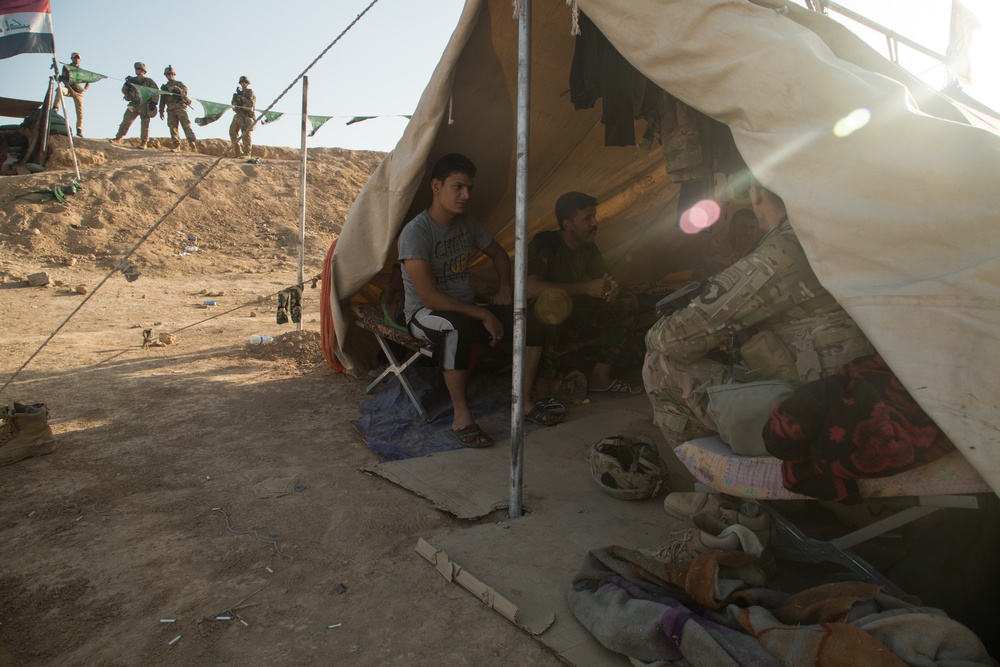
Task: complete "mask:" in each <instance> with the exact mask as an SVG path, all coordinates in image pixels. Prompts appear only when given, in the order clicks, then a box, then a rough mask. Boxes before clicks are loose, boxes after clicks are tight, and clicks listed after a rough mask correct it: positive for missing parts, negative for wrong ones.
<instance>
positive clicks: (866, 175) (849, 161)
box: [329, 0, 1000, 492]
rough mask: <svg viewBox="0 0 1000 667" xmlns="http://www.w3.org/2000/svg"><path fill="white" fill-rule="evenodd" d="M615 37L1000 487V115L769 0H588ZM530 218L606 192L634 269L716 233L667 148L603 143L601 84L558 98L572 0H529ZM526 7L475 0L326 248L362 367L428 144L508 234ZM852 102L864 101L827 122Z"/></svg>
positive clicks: (432, 155) (621, 257)
mask: <svg viewBox="0 0 1000 667" xmlns="http://www.w3.org/2000/svg"><path fill="white" fill-rule="evenodd" d="M578 4H579V8H580V10H582V11H583V12H585V13H586V14H587V16H589V17H590V19H592V20H593V22H594V23H595V24H596V25H597V27H598V28H599V29H600V30H601V32H602V33H603V34H604V35H605V36H606V37H607V38H608V39H609V40H610V41H611V43H612V44H613V45H614V46H615V47H616V48H617V49H618V51H619V52H620V53H621V54H622V55H623V56H624V57H625V58H626V59H627V60H628V61H629V62H630V63H631V64H632V65H633V66H635V67H636V68H637V69H638V70H639V71H640V72H641V73H642V74H644V75H645V76H646V77H648V78H649V79H650V80H651V81H653V82H654V83H656V84H657V85H658V86H660V87H661V88H663V89H664V90H666V91H667V92H669V93H671V94H672V95H674V96H675V97H676V98H678V99H679V100H681V101H683V102H685V103H687V104H689V105H690V106H692V107H694V108H695V109H697V110H699V111H701V112H703V113H705V114H707V115H708V116H710V117H711V118H714V119H716V120H718V121H720V122H722V123H724V124H725V125H727V126H728V127H729V128H730V129H731V131H732V134H733V137H734V139H735V143H736V146H737V147H738V149H739V152H740V154H741V155H742V157H743V158H744V159H745V161H746V163H747V164H748V165H749V166H750V168H751V169H752V170H753V171H754V172H755V174H756V175H757V176H758V178H760V180H761V181H762V182H763V183H764V184H765V185H766V186H768V187H769V188H771V189H772V190H774V191H775V192H777V193H779V194H780V195H781V196H782V197H783V198H784V200H785V202H786V204H787V206H788V210H789V214H790V219H791V222H792V225H793V227H794V228H795V230H796V231H797V233H798V235H799V238H800V239H801V240H802V243H803V245H804V247H805V249H806V252H807V253H808V256H809V258H810V261H811V262H812V265H813V267H814V269H815V271H816V274H817V275H818V276H819V278H820V280H821V281H822V283H823V284H824V285H825V286H826V287H827V288H828V289H829V290H830V291H831V292H832V293H833V294H834V295H836V297H837V298H838V299H839V300H840V302H841V303H842V304H843V305H844V307H845V308H846V309H847V310H848V311H849V312H850V313H851V315H853V316H854V318H855V319H856V320H857V321H858V322H859V324H860V325H861V326H862V328H863V329H864V330H865V332H866V333H867V334H868V335H869V337H870V338H871V340H872V341H873V343H874V344H875V345H876V347H877V348H878V349H879V351H880V352H881V353H882V354H883V355H884V357H885V358H886V360H887V361H888V363H889V364H890V366H891V367H892V368H893V369H894V370H895V372H896V373H897V374H898V375H899V377H900V378H901V379H902V380H903V382H904V383H905V384H906V386H907V387H908V389H909V390H910V391H911V393H912V394H913V395H914V396H915V397H916V399H917V400H918V401H919V402H920V404H921V405H922V406H923V407H924V409H926V410H927V412H928V413H929V414H930V415H931V416H932V417H933V418H934V419H935V420H936V421H937V423H938V424H939V425H940V426H941V427H942V428H943V429H944V430H945V432H946V433H947V434H948V435H949V436H950V437H951V438H952V439H953V440H954V442H955V443H956V445H957V446H958V447H959V449H960V450H961V451H962V452H963V454H964V455H965V456H966V457H967V458H968V459H969V461H970V462H971V463H972V464H973V465H974V466H975V467H976V468H977V470H978V471H979V472H980V473H981V474H982V476H983V477H984V478H985V479H986V480H987V481H988V483H989V484H990V485H991V487H992V488H993V489H994V491H998V492H1000V444H998V442H997V438H998V435H1000V413H998V406H1000V376H998V373H997V372H996V371H997V368H996V366H997V363H996V359H997V358H998V355H997V353H996V352H995V348H996V346H997V343H998V336H1000V333H998V332H1000V302H998V298H997V295H998V291H997V285H998V284H1000V238H998V236H1000V235H998V234H997V232H996V231H995V220H996V218H997V215H998V213H997V211H998V210H1000V187H998V186H997V184H996V182H995V180H996V176H995V175H996V174H997V173H998V171H1000V169H998V168H1000V137H998V136H996V135H995V134H993V133H991V132H990V131H988V130H985V129H981V128H979V127H975V126H972V125H970V124H968V122H967V121H966V119H965V116H964V115H963V114H962V113H961V109H960V107H959V106H958V105H955V104H952V103H951V102H950V101H948V100H947V99H945V98H944V97H943V96H940V95H938V94H937V93H935V92H933V91H931V90H929V89H927V88H926V87H924V86H923V85H922V84H920V83H919V82H917V81H915V80H914V79H912V78H911V77H909V76H908V75H906V74H905V73H904V72H902V70H900V69H899V68H897V67H895V66H894V65H892V64H891V63H889V62H888V61H886V60H885V59H883V58H881V57H880V56H878V54H876V53H875V52H874V51H872V50H871V49H869V48H868V47H866V46H865V45H864V44H863V43H861V42H860V41H859V40H858V39H856V38H855V37H854V36H853V35H851V34H850V33H849V32H848V31H846V30H845V29H844V28H843V27H841V26H839V25H837V24H835V23H834V22H832V21H830V20H829V19H827V18H826V17H824V16H822V15H819V14H817V13H815V12H810V11H807V10H805V9H802V8H800V7H798V6H796V5H789V6H788V7H785V6H784V3H781V2H774V1H772V0H760V1H758V2H750V1H749V0H683V1H682V0H579V3H578ZM532 7H533V9H532V12H533V16H532V19H533V20H532V58H531V115H530V119H531V120H530V123H531V125H530V150H529V165H530V166H529V175H528V220H529V224H528V226H529V229H528V234H529V237H530V236H531V235H533V234H534V233H535V232H537V231H539V230H541V229H545V228H553V227H554V226H555V220H554V217H553V214H552V212H551V209H552V205H553V202H554V201H555V198H556V197H557V196H558V195H559V194H560V193H562V192H564V191H567V190H571V189H572V190H582V191H585V192H589V193H591V194H593V195H595V196H596V197H598V199H599V200H600V202H601V204H600V205H599V208H598V214H599V217H600V218H601V220H602V231H601V233H600V236H599V239H598V243H599V245H600V246H601V247H602V249H603V250H604V252H605V255H606V256H607V257H608V259H609V262H610V263H612V264H616V265H617V272H618V273H619V274H620V275H621V277H623V278H624V279H625V280H627V281H630V282H633V283H640V282H645V281H647V280H651V279H658V278H662V277H663V276H665V275H667V274H670V273H672V272H677V271H682V270H684V269H685V268H690V263H691V258H692V256H693V253H694V251H695V250H696V249H697V247H698V246H699V245H700V244H703V243H706V242H708V239H709V237H710V234H698V235H694V236H690V235H686V234H684V233H683V232H681V231H680V230H679V229H678V228H677V226H676V213H677V211H676V209H677V197H678V186H677V185H675V184H674V183H673V182H672V180H671V179H670V178H669V177H668V176H667V174H666V172H665V169H664V163H663V156H662V151H661V150H660V149H657V148H655V147H654V148H653V149H652V150H649V151H643V150H640V149H638V148H636V147H624V148H621V147H618V148H614V147H606V146H605V145H604V128H603V126H602V125H601V123H600V113H601V111H600V103H598V105H597V107H596V108H594V109H591V110H585V111H576V110H574V109H573V105H572V104H571V103H570V101H569V96H568V95H566V94H565V93H566V91H567V89H568V88H569V85H568V80H569V68H570V62H571V58H572V54H573V48H574V38H573V37H572V36H571V35H570V28H571V8H570V7H568V6H567V5H566V3H565V2H563V0H535V2H533V3H532ZM516 74H517V22H516V21H515V20H513V19H512V18H511V3H510V2H508V1H507V0H468V1H467V3H466V6H465V9H464V11H463V13H462V16H461V19H460V21H459V23H458V25H457V26H456V28H455V33H454V35H453V37H452V39H451V41H450V43H449V44H448V46H447V48H446V49H445V52H444V54H443V56H442V59H441V62H440V63H439V65H438V67H437V69H436V70H435V72H434V75H433V77H432V79H431V80H430V82H429V83H428V85H427V88H426V90H425V92H424V94H423V96H422V98H421V101H420V103H419V106H418V108H417V110H416V112H415V114H414V116H413V119H412V121H411V122H410V124H409V126H408V127H407V130H406V132H405V133H404V135H403V137H402V139H401V140H400V142H399V144H398V145H397V147H396V149H395V150H394V151H393V152H392V153H390V154H389V155H388V156H387V157H386V159H385V160H384V162H383V163H382V164H381V165H380V167H379V168H378V170H377V171H376V172H375V174H374V175H373V176H372V178H371V180H370V181H369V182H368V184H367V185H366V186H365V188H364V189H363V190H362V192H361V194H360V196H359V197H358V199H357V201H356V202H355V203H354V206H353V207H352V209H351V212H350V214H349V216H348V218H347V221H346V223H345V225H344V229H343V234H342V236H341V237H340V239H339V241H338V245H337V247H336V251H335V253H334V254H333V256H332V260H331V265H330V267H329V268H330V271H329V274H330V275H331V276H332V293H331V297H330V301H331V304H330V305H331V307H332V310H333V328H334V329H335V332H336V349H337V356H338V358H339V359H340V360H341V361H342V363H343V364H344V366H345V367H346V369H347V371H348V372H350V373H360V372H361V371H363V370H364V369H365V367H366V363H367V362H366V359H365V357H364V355H363V352H362V350H363V346H360V345H359V343H361V342H362V340H361V339H362V337H363V332H361V330H360V329H356V328H352V327H349V326H348V325H349V322H350V312H349V311H348V310H347V309H346V305H347V302H348V301H350V300H351V299H368V300H372V299H374V298H376V293H377V287H378V286H379V285H380V284H381V283H380V280H381V278H380V276H379V274H380V273H383V272H384V269H385V267H386V266H387V265H388V264H390V263H391V262H392V261H393V259H394V255H395V242H396V237H397V235H398V232H399V230H400V228H401V227H402V225H403V224H404V223H405V222H406V221H407V220H408V219H409V217H410V216H411V215H412V214H413V213H414V212H415V211H417V210H419V209H420V208H422V207H423V206H425V205H426V204H427V183H426V177H425V171H426V169H427V168H428V165H429V163H431V162H433V160H434V159H436V158H437V157H438V156H440V155H442V154H444V153H447V152H452V151H457V152H463V153H465V154H467V155H469V156H470V157H471V158H472V159H473V160H474V161H475V162H476V164H477V166H478V167H479V174H478V178H477V183H476V193H475V201H474V205H473V213H474V214H476V215H477V216H478V217H479V218H480V219H481V220H482V221H483V222H484V223H485V224H486V225H487V227H488V228H489V229H491V230H492V231H493V232H494V234H495V235H496V237H497V238H498V240H499V241H500V242H501V243H502V244H504V245H505V246H506V247H508V248H511V247H513V242H514V239H513V236H514V182H515V145H516V144H515V139H516V138H515V116H516V104H517V99H516V98H517V92H516V85H517V75H516ZM857 109H867V110H868V111H870V113H871V119H870V122H868V124H867V125H865V126H864V127H862V128H861V129H859V130H857V131H855V132H853V133H852V134H850V135H848V136H837V135H836V134H835V133H834V132H833V128H834V127H835V125H836V124H837V122H838V121H839V120H840V119H843V118H844V117H846V116H848V115H849V114H850V113H851V112H852V111H854V110H857Z"/></svg>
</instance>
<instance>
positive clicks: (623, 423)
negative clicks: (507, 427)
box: [364, 395, 694, 519]
mask: <svg viewBox="0 0 1000 667" xmlns="http://www.w3.org/2000/svg"><path fill="white" fill-rule="evenodd" d="M619 434H622V435H642V436H645V437H647V438H649V439H650V440H651V441H652V442H654V443H656V444H657V446H658V447H659V448H660V454H661V456H662V457H663V460H664V461H665V462H666V465H667V469H668V471H669V479H668V482H667V486H668V487H669V488H670V489H671V490H674V491H691V490H692V489H693V488H694V479H693V478H692V477H691V474H690V473H689V472H688V471H687V469H686V468H685V467H684V465H683V464H682V463H680V461H678V460H677V457H675V456H673V455H671V454H670V451H669V448H668V447H667V445H666V444H665V443H664V440H663V436H662V435H661V434H660V430H659V429H658V428H657V427H656V426H654V425H653V424H652V409H651V407H650V405H649V399H647V398H646V397H645V395H642V396H635V397H630V398H616V399H613V400H606V401H596V402H594V403H591V404H589V405H587V406H586V407H576V406H570V408H569V413H568V414H567V418H566V421H564V422H563V423H561V424H559V425H557V426H553V427H551V428H546V429H542V430H539V431H535V432H532V433H529V434H527V435H526V436H525V439H524V447H525V454H524V456H525V466H524V498H525V499H527V498H528V497H529V496H530V495H531V494H530V492H529V487H530V485H532V484H534V483H540V482H539V481H538V480H539V479H547V478H548V477H549V476H550V473H551V472H552V471H549V469H548V467H549V465H550V464H554V465H556V466H557V468H558V470H557V471H554V472H559V471H563V472H565V470H564V468H563V462H562V460H559V459H556V460H551V457H549V456H542V457H536V456H535V454H536V451H533V450H537V452H538V453H544V451H545V450H549V449H553V448H555V449H557V450H559V451H561V452H563V453H566V452H568V451H572V452H574V453H575V454H574V458H573V459H572V460H571V461H570V462H569V463H570V464H571V466H572V468H573V473H574V474H573V480H574V481H575V482H577V483H579V484H583V485H587V484H589V485H590V486H592V487H593V488H594V489H595V490H596V489H597V486H596V484H595V483H594V482H593V481H592V479H591V477H590V468H589V466H588V465H587V460H586V459H587V454H588V452H589V451H590V446H591V445H592V444H593V443H595V442H597V441H598V440H600V439H601V438H603V437H606V436H609V435H619ZM364 470H366V471H368V472H372V473H375V474H377V475H381V476H382V477H385V478H386V479H388V480H389V481H391V482H393V483H394V484H398V485H399V486H402V487H403V488H405V489H408V490H410V491H412V492H413V493H415V494H417V495H418V496H421V497H423V498H426V499H427V500H429V501H430V502H431V503H432V504H433V505H434V507H436V508H437V509H440V510H443V511H445V512H448V513H450V514H454V515H455V516H456V517H457V518H459V519H476V518H479V517H482V516H486V515H487V514H490V513H491V512H495V511H497V510H498V509H506V508H507V503H508V501H509V499H510V441H509V440H502V441H499V442H497V443H496V444H495V445H493V446H492V447H488V448H485V449H456V450H452V451H447V452H439V453H436V454H431V455H429V456H422V457H418V458H412V459H404V460H402V461H390V462H388V463H379V464H374V465H370V466H366V467H365V468H364ZM470 480H474V482H472V481H470ZM661 493H665V492H662V491H661ZM525 507H527V509H529V510H530V509H531V508H530V507H528V505H527V500H525Z"/></svg>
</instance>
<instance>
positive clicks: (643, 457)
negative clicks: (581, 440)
mask: <svg viewBox="0 0 1000 667" xmlns="http://www.w3.org/2000/svg"><path fill="white" fill-rule="evenodd" d="M587 459H588V461H590V474H591V475H592V476H593V478H594V481H595V482H597V485H598V486H600V487H601V490H602V491H604V492H605V493H607V494H608V495H610V496H612V497H614V498H618V499H620V500H641V499H643V498H652V497H653V496H655V495H657V494H658V493H659V492H660V488H661V487H662V486H663V485H664V483H665V482H666V480H667V469H666V466H665V465H664V463H663V459H661V458H660V453H659V452H658V451H657V449H656V445H654V444H653V443H652V442H651V441H649V440H647V439H646V438H641V437H632V436H624V435H615V436H611V437H610V438H604V439H602V440H599V441H598V442H597V443H595V444H594V445H593V446H592V447H591V448H590V454H589V455H588V457H587Z"/></svg>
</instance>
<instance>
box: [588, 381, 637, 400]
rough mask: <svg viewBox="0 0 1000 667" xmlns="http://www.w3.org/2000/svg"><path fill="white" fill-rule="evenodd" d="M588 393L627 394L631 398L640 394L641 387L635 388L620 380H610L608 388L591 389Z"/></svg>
mask: <svg viewBox="0 0 1000 667" xmlns="http://www.w3.org/2000/svg"><path fill="white" fill-rule="evenodd" d="M590 391H593V392H596V393H598V394H629V395H631V396H636V395H638V394H641V393H642V387H636V386H633V385H631V384H629V383H628V382H622V381H621V380H612V381H611V386H610V387H605V388H604V389H591V390H590Z"/></svg>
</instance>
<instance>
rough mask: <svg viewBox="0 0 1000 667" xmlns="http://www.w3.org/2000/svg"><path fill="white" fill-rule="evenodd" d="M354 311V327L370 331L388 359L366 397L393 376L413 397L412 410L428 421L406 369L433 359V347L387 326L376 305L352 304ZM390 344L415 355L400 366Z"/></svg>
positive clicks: (411, 400)
mask: <svg viewBox="0 0 1000 667" xmlns="http://www.w3.org/2000/svg"><path fill="white" fill-rule="evenodd" d="M351 311H352V312H353V313H354V315H355V318H356V319H355V320H354V323H355V324H357V325H358V326H359V327H361V328H362V329H364V330H365V331H370V332H371V333H372V334H374V335H375V340H377V341H378V344H379V347H381V348H382V352H384V353H385V358H386V359H387V360H388V362H389V365H388V366H386V368H385V370H384V371H382V374H381V375H379V376H378V377H377V378H375V380H374V381H373V382H372V383H371V384H370V385H368V387H367V388H366V389H365V393H366V394H370V393H371V392H372V390H373V389H374V388H375V387H377V386H378V385H379V383H380V382H382V380H384V379H386V378H387V377H389V375H390V374H392V375H395V376H396V377H397V378H399V384H400V385H402V387H403V391H405V392H406V395H407V396H409V397H410V402H412V403H413V407H415V408H416V409H417V413H418V414H419V415H420V418H421V419H424V420H426V419H427V410H426V409H425V408H424V406H423V404H422V403H421V402H420V399H419V398H417V394H416V392H414V391H413V387H412V386H411V385H410V382H409V380H407V379H406V375H405V373H406V369H408V368H409V367H410V366H412V365H413V364H415V363H416V362H417V360H418V359H420V358H421V357H427V358H429V359H433V358H434V348H433V346H432V345H431V344H430V343H427V342H425V341H421V340H417V339H416V338H414V337H413V336H410V335H409V334H405V333H403V332H402V331H400V330H398V329H394V328H392V327H390V326H389V325H387V324H386V323H385V320H384V319H383V317H382V309H381V308H380V307H379V306H378V305H377V304H374V303H352V304H351ZM389 342H393V343H396V344H397V345H401V346H402V347H405V348H407V349H408V350H412V351H413V354H411V355H410V357H409V358H408V359H407V360H406V361H404V362H402V363H400V362H399V360H398V359H396V355H395V354H393V352H392V348H391V347H390V346H389Z"/></svg>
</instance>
